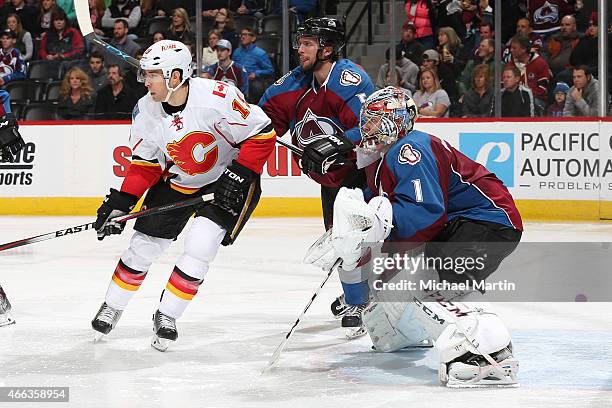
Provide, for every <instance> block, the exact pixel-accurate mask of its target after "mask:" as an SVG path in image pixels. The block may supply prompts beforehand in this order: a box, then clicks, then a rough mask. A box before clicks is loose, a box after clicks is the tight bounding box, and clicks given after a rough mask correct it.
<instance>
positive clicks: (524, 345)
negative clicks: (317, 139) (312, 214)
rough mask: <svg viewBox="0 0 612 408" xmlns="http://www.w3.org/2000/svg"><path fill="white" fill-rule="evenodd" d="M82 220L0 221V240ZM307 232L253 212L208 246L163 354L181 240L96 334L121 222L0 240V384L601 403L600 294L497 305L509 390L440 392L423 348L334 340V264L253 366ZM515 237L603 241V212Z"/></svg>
mask: <svg viewBox="0 0 612 408" xmlns="http://www.w3.org/2000/svg"><path fill="white" fill-rule="evenodd" d="M89 221H91V220H90V219H89V218H83V217H36V218H33V217H0V241H2V243H4V242H9V241H13V240H16V239H19V238H25V237H28V236H33V235H37V234H41V233H45V232H49V231H54V230H56V229H60V228H65V227H66V226H69V225H78V224H83V223H85V222H89ZM321 233H322V228H321V221H320V220H318V219H254V220H251V221H250V222H249V224H248V225H247V227H246V228H245V230H244V231H243V233H242V235H241V236H240V238H239V240H238V242H237V243H236V244H235V245H234V246H232V247H229V248H223V249H222V250H221V251H220V253H219V255H218V257H217V259H216V260H215V262H214V264H213V266H212V268H211V270H210V272H209V274H208V276H207V278H206V280H205V283H204V284H203V286H202V287H201V288H200V292H199V294H198V295H197V296H196V298H195V299H194V301H193V302H192V304H191V305H190V307H189V308H188V310H187V312H186V313H185V315H184V316H183V318H182V319H180V320H179V321H178V328H179V340H178V342H177V343H175V344H173V345H171V348H170V349H169V350H168V351H167V352H166V353H160V352H158V351H155V350H153V349H152V348H151V347H150V345H149V342H150V336H151V333H152V332H151V328H152V322H151V315H152V313H153V311H154V310H155V308H156V306H157V303H158V300H159V295H160V292H161V290H162V289H163V287H164V286H165V283H166V281H167V279H168V276H169V273H170V271H171V269H172V266H173V265H174V261H175V260H176V258H177V257H178V256H179V255H180V253H181V251H182V241H181V240H180V239H179V240H178V241H177V242H176V243H174V244H173V245H172V247H171V248H170V250H169V251H168V252H167V253H166V254H165V255H164V256H163V257H162V259H161V260H160V262H158V263H157V264H156V265H154V266H153V267H152V268H151V271H150V273H149V275H148V277H147V279H146V281H145V283H144V284H143V285H142V287H141V289H140V290H139V292H138V293H137V294H136V295H135V296H134V298H133V300H132V302H131V303H130V305H129V307H128V308H127V310H126V311H125V312H124V314H123V316H122V318H121V321H120V322H119V325H118V327H117V328H116V329H115V330H114V331H113V332H112V333H111V334H110V335H109V336H108V337H107V338H105V339H104V340H103V341H102V342H101V343H98V344H93V343H92V331H91V328H90V320H91V319H92V317H93V316H94V314H95V313H96V311H97V310H98V308H99V306H100V303H101V302H102V301H103V297H104V294H105V292H106V287H107V285H108V281H109V279H110V276H111V274H112V271H113V269H114V267H115V265H116V262H117V258H118V257H119V255H120V254H121V252H122V250H123V249H124V248H125V247H126V246H127V243H128V241H129V237H130V228H129V227H128V228H127V229H126V232H124V234H123V235H121V236H118V237H110V238H107V239H105V240H104V241H102V242H98V241H97V240H96V238H95V234H94V233H93V232H91V231H88V232H82V233H79V234H75V235H74V236H70V237H65V238H58V239H54V240H51V241H46V242H41V243H37V244H33V245H29V246H26V247H22V248H18V249H15V250H12V251H5V252H0V284H2V286H3V287H4V288H5V290H6V292H7V294H8V296H9V299H10V301H11V302H12V304H13V315H14V317H15V318H16V320H17V324H16V325H13V326H10V327H7V328H0V386H2V385H4V386H69V387H70V404H69V405H70V406H74V407H130V408H132V407H181V408H186V407H195V406H197V407H266V408H269V407H292V408H296V407H309V408H315V407H351V408H355V407H367V408H372V407H385V408H388V407H404V408H412V407H418V408H420V407H449V408H455V407H477V406H486V407H504V408H505V407H512V406H521V407H549V406H555V407H566V406H567V407H570V406H571V407H587V406H593V407H612V368H611V367H612V348H611V344H612V313H611V312H612V305H611V304H609V303H589V302H586V303H529V304H517V303H512V304H510V303H507V304H496V305H495V309H496V311H497V312H499V314H500V315H501V316H502V318H503V319H504V320H505V321H506V322H507V324H508V326H509V328H510V329H511V331H512V335H513V342H514V346H515V351H516V355H517V356H518V358H519V360H520V364H521V371H520V375H519V377H520V381H521V388H519V389H496V390H482V389H477V390H450V389H445V388H442V387H440V386H439V385H438V382H437V374H436V359H435V356H434V354H433V352H432V351H431V350H416V351H410V352H402V353H395V354H381V353H375V352H372V351H371V350H370V345H371V343H370V341H369V338H368V337H367V336H366V337H364V338H361V339H358V340H354V341H350V342H349V341H346V340H344V338H343V334H344V332H343V330H342V329H341V328H339V322H338V321H335V320H333V319H332V318H331V315H330V313H329V304H330V302H331V301H332V299H333V298H334V297H335V296H337V295H338V294H339V293H340V286H339V283H338V280H337V277H335V276H334V277H333V280H330V282H328V283H327V285H326V287H325V288H324V289H323V291H322V293H321V295H320V298H318V299H317V300H316V301H315V303H314V304H313V306H312V308H311V310H310V311H309V312H308V313H307V315H306V317H305V318H304V319H303V321H302V323H301V325H300V326H299V328H298V330H297V332H296V333H295V334H294V336H293V338H292V339H291V340H290V342H289V344H288V346H287V348H286V350H285V352H284V353H283V354H282V356H281V360H280V362H279V364H278V366H277V368H275V369H274V370H273V371H272V372H271V373H269V374H268V375H265V376H261V375H260V372H261V370H262V368H263V367H264V366H265V365H266V363H267V361H268V359H269V357H270V356H271V354H272V352H273V351H274V349H275V347H276V346H277V344H278V343H279V342H280V341H281V339H282V336H284V334H285V332H286V331H287V330H288V329H289V326H290V325H291V324H292V323H293V321H294V320H295V318H296V317H297V315H298V314H299V312H300V311H301V310H302V308H303V307H304V305H305V304H306V302H307V301H308V299H309V297H310V296H311V294H312V292H313V291H314V290H315V289H316V287H317V285H318V284H319V283H320V281H321V279H322V277H323V273H322V272H321V271H320V270H317V269H316V268H314V267H312V266H308V265H303V264H301V259H302V257H303V255H304V252H305V250H306V248H307V247H308V246H309V245H310V244H311V243H312V242H313V241H314V240H315V239H316V238H317V237H318V236H319V235H320V234H321ZM524 238H525V239H526V240H531V241H551V240H555V241H573V240H584V241H612V224H534V223H529V224H527V226H526V233H525V236H524ZM606 272H607V273H609V272H610V271H602V273H606ZM477 404H478V405H477ZM61 405H68V404H54V405H53V406H61ZM19 406H20V407H25V406H35V405H28V404H26V403H22V404H19ZM44 406H47V405H44Z"/></svg>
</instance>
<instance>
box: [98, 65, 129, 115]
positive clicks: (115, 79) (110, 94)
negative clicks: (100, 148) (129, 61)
mask: <svg viewBox="0 0 612 408" xmlns="http://www.w3.org/2000/svg"><path fill="white" fill-rule="evenodd" d="M123 78H124V77H123V72H122V71H121V68H120V67H119V65H117V64H112V65H110V66H109V67H108V82H109V84H108V85H106V86H105V87H103V88H102V89H100V90H99V91H98V95H97V97H96V104H95V111H96V114H97V115H99V117H100V118H101V119H129V118H130V117H131V114H132V110H134V105H136V102H138V99H137V98H136V95H135V94H134V92H133V91H132V90H131V89H129V88H128V87H127V86H125V84H124V83H123Z"/></svg>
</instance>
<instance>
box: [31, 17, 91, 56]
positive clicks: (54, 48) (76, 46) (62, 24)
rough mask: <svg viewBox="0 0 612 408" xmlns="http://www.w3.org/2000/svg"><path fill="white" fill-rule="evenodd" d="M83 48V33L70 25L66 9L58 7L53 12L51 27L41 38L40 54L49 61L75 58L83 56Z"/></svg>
mask: <svg viewBox="0 0 612 408" xmlns="http://www.w3.org/2000/svg"><path fill="white" fill-rule="evenodd" d="M83 49H84V46H83V37H81V33H80V32H79V31H78V30H76V29H74V28H72V27H70V25H69V24H68V20H67V19H66V13H64V10H62V9H61V8H59V7H56V8H55V9H54V10H53V13H52V14H51V28H49V30H47V31H46V32H45V33H43V35H42V38H41V40H40V50H39V51H38V56H39V57H40V59H43V60H48V61H61V60H68V59H75V58H80V57H81V55H82V54H83Z"/></svg>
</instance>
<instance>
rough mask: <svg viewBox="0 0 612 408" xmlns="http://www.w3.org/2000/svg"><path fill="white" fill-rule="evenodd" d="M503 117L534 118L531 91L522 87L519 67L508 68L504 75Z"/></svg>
mask: <svg viewBox="0 0 612 408" xmlns="http://www.w3.org/2000/svg"><path fill="white" fill-rule="evenodd" d="M502 83H503V85H504V88H503V89H502V96H501V99H502V107H501V112H502V117H505V118H506V117H533V116H534V106H533V95H532V93H531V89H529V88H527V87H526V86H524V85H521V72H520V71H519V69H518V68H517V67H506V68H505V69H504V72H503V74H502Z"/></svg>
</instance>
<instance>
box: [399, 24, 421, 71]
mask: <svg viewBox="0 0 612 408" xmlns="http://www.w3.org/2000/svg"><path fill="white" fill-rule="evenodd" d="M397 48H399V49H401V50H402V51H404V56H405V57H406V58H408V59H409V60H410V61H412V62H414V63H415V64H416V65H417V66H419V67H420V66H421V63H422V62H423V53H424V52H425V50H426V48H425V47H423V45H422V44H421V43H420V42H418V41H416V27H415V26H414V24H412V23H410V22H408V21H406V22H405V23H404V25H402V39H401V41H400V42H399V44H397Z"/></svg>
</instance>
